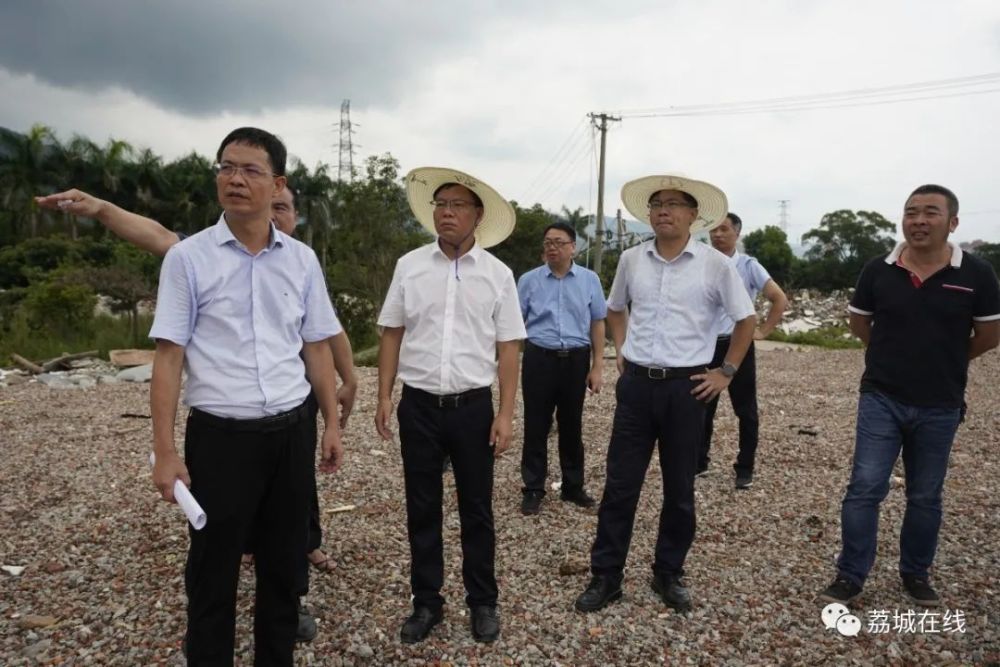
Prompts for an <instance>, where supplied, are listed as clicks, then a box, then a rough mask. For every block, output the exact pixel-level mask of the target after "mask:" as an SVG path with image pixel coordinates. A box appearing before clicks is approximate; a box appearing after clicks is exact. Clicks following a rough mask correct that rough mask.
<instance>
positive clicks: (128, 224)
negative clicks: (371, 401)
mask: <svg viewBox="0 0 1000 667" xmlns="http://www.w3.org/2000/svg"><path fill="white" fill-rule="evenodd" d="M296 200H297V195H296V193H295V191H294V189H293V188H292V187H291V186H290V185H289V184H287V183H286V184H285V187H284V188H282V189H281V190H280V191H279V192H278V193H277V194H276V195H275V196H274V199H272V200H271V219H272V220H273V221H274V226H275V228H276V229H277V230H278V231H279V232H282V233H284V234H288V235H289V236H294V235H295V228H296V226H297V224H298V218H299V216H298V212H297V210H296ZM35 201H36V202H37V203H38V205H39V206H42V207H44V208H48V209H50V210H59V211H63V212H66V213H71V214H73V215H77V216H80V217H83V218H90V219H93V220H97V221H98V222H100V223H101V224H102V225H104V226H105V228H107V229H108V230H110V231H111V232H113V233H114V234H115V235H116V236H118V237H119V238H121V239H122V240H124V241H127V242H128V243H130V244H132V245H134V246H135V247H137V248H139V249H140V250H145V251H146V252H149V253H152V254H154V255H156V256H157V257H163V256H164V255H166V254H167V251H168V250H170V248H172V247H173V246H174V245H175V244H177V243H179V242H180V241H181V240H183V239H184V238H185V237H186V235H185V234H183V233H180V232H174V231H171V230H169V229H167V228H166V227H164V226H163V225H161V224H160V223H159V222H157V221H156V220H153V219H151V218H147V217H145V216H142V215H139V214H137V213H133V212H131V211H126V210H125V209H123V208H120V207H118V206H115V205H114V204H112V203H111V202H108V201H104V200H103V199H99V198H97V197H94V196H93V195H90V194H88V193H86V192H83V191H82V190H77V189H71V190H66V191H64V192H57V193H55V194H51V195H48V196H45V197H35ZM330 350H331V352H332V353H333V361H334V365H335V366H336V369H337V375H338V376H339V377H340V381H341V383H340V386H339V387H338V388H337V403H338V404H339V406H340V420H339V425H340V428H341V430H343V429H345V428H346V427H347V419H348V417H350V415H351V411H352V410H353V408H354V398H355V395H356V393H357V388H358V380H357V376H356V374H355V372H354V357H353V352H352V351H351V341H350V340H349V339H348V337H347V332H345V331H343V330H342V331H341V332H340V333H338V334H336V335H335V336H333V337H332V338H330ZM311 486H312V488H313V493H312V502H311V503H310V505H309V543H308V544H307V545H306V548H307V552H306V561H304V562H302V563H301V565H300V568H299V569H300V575H299V579H300V580H301V582H302V586H301V589H302V595H303V596H304V595H305V594H306V593H308V591H309V566H310V565H311V566H312V567H314V568H315V569H316V570H318V571H319V572H332V571H333V563H332V562H331V561H330V557H329V556H327V555H326V553H325V552H324V551H323V549H322V542H323V530H322V525H321V522H320V512H319V495H318V492H317V490H316V480H315V474H313V476H312V480H311ZM246 549H247V553H246V555H245V556H244V563H245V564H247V565H248V566H252V565H253V545H252V544H248V545H247V547H246ZM317 630H318V628H317V625H316V620H315V619H314V618H313V616H312V614H311V613H309V611H308V610H307V609H306V608H305V606H304V605H300V610H299V627H298V631H297V632H296V640H297V641H311V640H312V639H314V638H315V637H316V633H317Z"/></svg>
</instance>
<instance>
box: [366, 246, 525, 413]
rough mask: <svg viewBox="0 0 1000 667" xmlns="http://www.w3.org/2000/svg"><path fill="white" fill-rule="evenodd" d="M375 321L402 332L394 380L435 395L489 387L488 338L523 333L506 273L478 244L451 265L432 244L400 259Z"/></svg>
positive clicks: (491, 343) (492, 370)
mask: <svg viewBox="0 0 1000 667" xmlns="http://www.w3.org/2000/svg"><path fill="white" fill-rule="evenodd" d="M378 324H379V326H383V327H393V328H394V327H404V328H405V329H406V331H405V333H404V334H403V341H402V345H401V347H400V353H399V370H398V375H399V378H400V380H402V381H403V383H404V384H407V385H410V386H411V387H415V388H417V389H422V390H424V391H428V392H431V393H433V394H438V395H446V394H458V393H461V392H464V391H468V390H470V389H476V388H479V387H488V386H490V385H491V384H493V380H494V379H495V378H496V371H497V362H496V343H497V342H503V341H510V340H520V339H523V338H525V331H524V321H523V320H522V318H521V308H520V305H519V304H518V298H517V287H516V285H515V284H514V274H513V273H512V272H511V270H510V269H509V268H508V267H507V265H506V264H504V263H503V262H501V261H500V260H498V259H497V258H496V257H494V256H493V255H491V254H490V253H488V252H486V251H485V250H483V249H482V248H481V247H480V246H479V245H478V244H477V245H475V246H473V247H472V250H470V251H469V252H467V253H466V254H464V255H462V256H461V257H460V258H459V259H458V261H457V262H455V261H454V260H450V259H448V257H447V255H445V254H444V252H442V251H441V248H440V247H439V246H438V243H437V241H434V242H432V243H429V244H427V245H425V246H422V247H420V248H417V249H416V250H413V251H411V252H409V253H407V254H405V255H403V256H402V257H400V258H399V261H397V262H396V270H395V272H394V273H393V276H392V284H391V285H390V286H389V292H388V294H386V297H385V303H384V304H383V305H382V312H381V313H379V317H378Z"/></svg>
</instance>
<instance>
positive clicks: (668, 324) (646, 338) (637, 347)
mask: <svg viewBox="0 0 1000 667" xmlns="http://www.w3.org/2000/svg"><path fill="white" fill-rule="evenodd" d="M629 304H631V312H630V314H629V319H628V330H627V332H626V334H625V345H624V346H623V347H622V354H623V356H624V357H625V358H626V359H628V360H629V361H631V362H632V363H635V364H639V365H640V366H648V367H651V368H685V367H689V366H701V365H708V364H709V363H710V362H711V361H712V356H713V355H714V354H715V340H716V333H715V329H714V325H715V321H716V318H717V317H718V315H719V312H720V310H721V311H724V312H725V313H726V314H728V315H729V317H731V318H732V319H733V321H734V322H738V321H740V320H742V319H744V318H747V317H749V316H751V315H753V314H754V309H753V304H752V303H751V302H750V297H749V296H748V295H747V291H746V288H745V287H744V286H743V281H742V280H740V276H739V274H738V273H737V272H736V267H735V266H734V265H733V263H732V262H731V261H730V259H729V258H728V257H726V256H725V255H723V254H722V253H721V252H719V251H718V250H716V249H715V248H712V247H711V246H708V245H706V244H704V243H700V242H698V241H695V240H694V239H693V238H692V239H690V240H689V241H688V244H687V245H686V246H685V247H684V250H682V251H681V253H680V254H679V255H677V257H675V258H674V259H672V260H670V261H667V260H665V259H663V257H661V256H660V254H659V253H658V252H657V251H656V241H655V239H654V240H651V241H646V242H645V243H642V244H640V245H638V246H635V247H634V248H629V249H628V250H626V251H625V252H623V253H622V256H621V259H620V260H619V262H618V270H617V272H616V273H615V280H614V283H613V284H612V285H611V293H610V294H609V295H608V308H609V309H611V310H616V311H623V310H625V308H626V307H627V306H629Z"/></svg>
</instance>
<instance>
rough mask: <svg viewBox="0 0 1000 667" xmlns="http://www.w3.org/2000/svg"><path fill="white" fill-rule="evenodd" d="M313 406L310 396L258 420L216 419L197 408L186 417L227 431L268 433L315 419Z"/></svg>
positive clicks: (192, 409) (313, 402)
mask: <svg viewBox="0 0 1000 667" xmlns="http://www.w3.org/2000/svg"><path fill="white" fill-rule="evenodd" d="M314 405H315V399H314V398H312V395H311V394H310V396H309V398H307V399H306V400H305V401H304V402H303V403H302V405H300V406H299V407H297V408H292V409H291V410H286V411H285V412H279V413H278V414H276V415H270V416H268V417H260V418H258V419H234V418H232V417H217V416H215V415H213V414H210V413H208V412H205V411H204V410H199V409H198V408H191V412H189V413H188V416H189V417H190V418H191V419H195V420H197V421H200V422H203V423H205V424H211V425H212V426H214V427H216V428H221V429H225V430H227V431H241V432H246V431H257V432H261V433H265V432H268V431H280V430H281V429H283V428H285V427H287V426H291V425H292V424H297V423H299V422H300V421H305V420H306V419H309V418H310V417H312V418H313V419H315V418H316V411H315V410H314V408H313V406H314Z"/></svg>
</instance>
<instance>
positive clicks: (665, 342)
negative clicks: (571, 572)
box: [576, 175, 756, 612]
mask: <svg viewBox="0 0 1000 667" xmlns="http://www.w3.org/2000/svg"><path fill="white" fill-rule="evenodd" d="M622 201H623V202H624V204H625V206H626V208H628V210H629V212H630V213H631V214H632V215H634V216H636V217H637V218H638V219H640V220H646V221H648V222H649V224H650V226H651V227H652V228H653V231H654V233H655V235H656V236H655V238H654V239H653V240H651V241H647V242H645V243H643V244H641V245H639V246H636V247H634V248H629V249H628V250H626V251H625V252H624V253H622V256H621V259H620V260H619V262H618V269H617V271H616V273H615V280H614V283H613V284H612V286H611V293H610V294H609V295H608V330H609V331H610V333H611V339H612V340H613V341H614V344H615V349H616V351H617V352H618V357H617V360H618V371H619V374H620V377H619V378H618V384H617V385H616V387H615V396H616V398H617V401H618V402H617V405H616V406H615V417H614V422H613V424H612V427H611V443H610V444H609V445H608V461H607V475H606V479H605V484H604V495H603V496H602V498H601V506H600V509H599V510H598V515H597V535H596V537H595V538H594V545H593V547H592V548H591V551H590V569H591V573H592V574H593V577H592V578H591V581H590V584H588V586H587V588H586V590H585V591H584V592H583V593H582V594H581V595H580V596H579V597H578V598H577V600H576V608H577V610H579V611H584V612H591V611H597V610H598V609H601V608H603V607H605V606H606V605H608V604H609V603H611V602H613V601H615V600H617V599H618V598H620V597H621V595H622V587H621V584H622V579H623V576H624V569H625V561H626V558H627V557H628V549H629V544H630V543H631V540H632V526H633V524H634V522H635V511H636V507H637V506H638V503H639V495H640V493H641V491H642V484H643V481H644V480H645V478H646V470H647V468H648V467H649V461H650V459H651V458H652V454H653V450H654V449H655V448H658V449H659V458H660V474H661V475H662V476H663V505H662V509H661V510H660V522H659V529H658V531H657V538H656V549H655V554H654V559H653V564H652V565H653V567H652V569H653V578H652V580H651V582H650V583H651V586H652V589H653V591H655V592H656V593H657V594H658V595H659V596H660V598H661V599H662V600H663V603H664V604H665V605H667V606H668V607H671V608H673V609H675V610H677V611H682V612H683V611H687V610H688V609H689V608H690V607H691V598H690V595H689V594H688V591H687V588H686V587H685V586H684V585H683V583H682V580H681V577H682V576H683V574H684V569H683V567H684V561H685V558H686V557H687V552H688V550H689V549H690V548H691V544H692V542H693V541H694V534H695V506H694V476H695V470H696V465H697V458H698V448H699V446H700V445H701V434H702V429H703V427H704V419H705V402H706V401H708V400H710V399H712V398H715V397H716V396H718V395H719V392H720V391H722V390H723V389H725V388H726V387H727V386H728V385H729V382H730V380H731V379H732V377H733V375H734V374H735V373H736V369H737V368H738V367H739V365H740V362H742V361H743V355H744V354H746V350H747V348H748V347H749V345H750V341H751V340H752V338H753V330H754V324H755V320H756V318H755V317H754V310H753V304H751V303H750V297H748V296H747V293H746V289H744V287H743V283H742V281H741V280H740V277H739V275H738V274H737V273H736V268H735V267H734V266H733V265H732V262H730V261H729V260H728V259H727V258H726V257H725V256H724V255H723V254H722V253H720V252H718V251H717V250H714V249H713V248H710V247H708V246H706V245H705V244H704V243H699V242H698V241H695V240H694V239H693V238H692V236H691V235H692V233H693V232H695V231H698V230H699V229H711V227H713V226H714V225H716V224H718V223H719V221H721V220H722V218H723V217H725V215H726V209H727V207H728V204H727V201H726V196H725V194H724V193H723V192H722V191H721V190H719V189H718V188H716V187H715V186H713V185H710V184H708V183H705V182H703V181H695V180H693V179H689V178H684V177H680V176H673V175H664V176H647V177H645V178H640V179H638V180H635V181H630V182H629V183H626V184H625V186H624V187H623V188H622ZM720 310H724V311H725V312H726V313H728V314H729V316H730V317H731V318H732V319H733V321H734V322H736V326H735V328H734V329H733V336H732V341H731V342H730V344H729V349H728V352H727V354H726V356H725V360H724V361H723V363H722V365H721V366H719V367H717V368H709V364H710V362H711V360H712V353H713V352H714V350H715V332H714V330H713V329H712V324H713V323H714V322H715V319H716V317H717V316H718V313H719V311H720Z"/></svg>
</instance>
